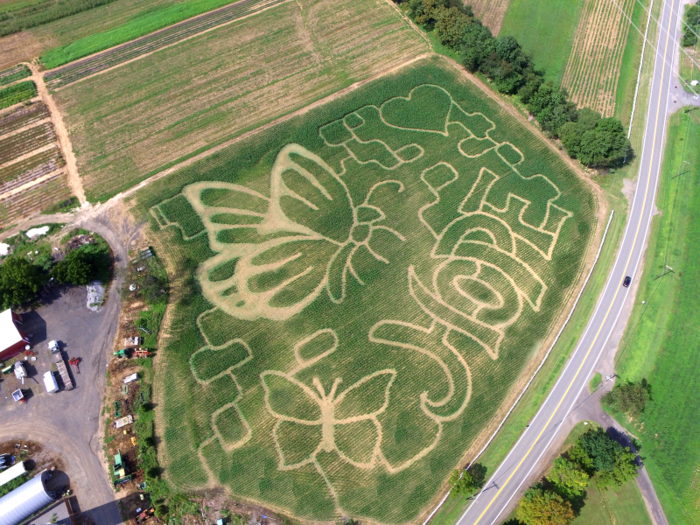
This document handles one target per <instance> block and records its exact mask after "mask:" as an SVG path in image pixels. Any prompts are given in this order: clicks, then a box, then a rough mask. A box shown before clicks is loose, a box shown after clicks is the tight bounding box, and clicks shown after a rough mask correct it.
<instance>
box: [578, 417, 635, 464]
mask: <svg viewBox="0 0 700 525" xmlns="http://www.w3.org/2000/svg"><path fill="white" fill-rule="evenodd" d="M578 444H579V445H580V446H581V448H582V449H583V451H584V452H585V453H586V454H587V455H588V456H589V457H590V458H591V460H592V462H593V468H594V469H595V470H612V469H613V467H614V466H615V459H616V458H617V456H619V455H620V454H622V452H623V450H624V449H623V448H622V445H620V444H619V443H618V442H617V441H615V440H614V439H613V438H611V437H610V436H609V435H608V433H607V432H605V430H603V429H602V428H600V427H598V428H596V429H591V430H589V431H588V432H586V433H585V434H583V435H582V436H581V437H579V438H578Z"/></svg>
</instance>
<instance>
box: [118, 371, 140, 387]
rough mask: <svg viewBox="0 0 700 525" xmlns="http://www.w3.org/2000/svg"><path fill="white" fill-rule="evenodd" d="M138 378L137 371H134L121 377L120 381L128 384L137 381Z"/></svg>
mask: <svg viewBox="0 0 700 525" xmlns="http://www.w3.org/2000/svg"><path fill="white" fill-rule="evenodd" d="M138 379H139V374H138V372H135V373H133V374H131V375H128V376H126V377H125V378H124V379H122V383H124V384H125V385H128V384H129V383H133V382H134V381H138Z"/></svg>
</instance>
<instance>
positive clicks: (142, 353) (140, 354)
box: [134, 348, 152, 358]
mask: <svg viewBox="0 0 700 525" xmlns="http://www.w3.org/2000/svg"><path fill="white" fill-rule="evenodd" d="M151 355H152V354H151V351H150V350H146V349H145V348H137V349H136V350H135V351H134V356H135V357H141V358H144V357H151Z"/></svg>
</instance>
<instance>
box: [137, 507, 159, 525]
mask: <svg viewBox="0 0 700 525" xmlns="http://www.w3.org/2000/svg"><path fill="white" fill-rule="evenodd" d="M155 512H156V509H154V508H153V507H151V508H150V509H147V510H144V511H143V512H141V513H139V514H138V515H137V516H136V523H143V522H144V521H146V520H147V519H148V518H150V517H151V516H153V514H155Z"/></svg>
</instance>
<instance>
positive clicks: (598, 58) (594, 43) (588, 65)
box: [562, 0, 635, 117]
mask: <svg viewBox="0 0 700 525" xmlns="http://www.w3.org/2000/svg"><path fill="white" fill-rule="evenodd" d="M634 4H635V0H621V1H620V2H619V3H618V2H609V1H607V0H586V2H585V4H584V6H583V14H582V15H581V19H580V20H579V24H578V26H577V28H576V33H575V35H574V45H573V48H572V50H571V55H570V56H569V61H568V62H567V64H566V70H565V71H564V78H563V80H562V87H564V88H566V89H567V90H568V92H569V94H570V95H571V100H572V101H573V102H575V103H576V104H578V105H579V106H580V107H587V108H591V109H594V110H595V111H598V112H600V113H601V114H602V115H603V116H604V117H612V116H613V114H614V112H615V94H616V91H617V83H618V80H619V78H620V67H621V64H622V56H623V53H624V50H625V44H626V43H627V35H628V34H629V31H630V17H631V16H632V10H633V8H634Z"/></svg>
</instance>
